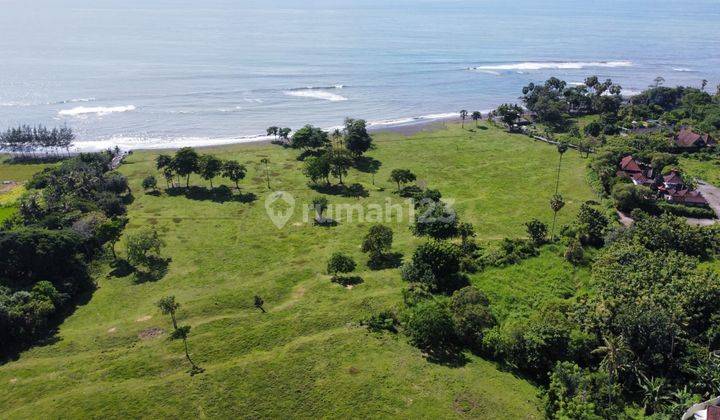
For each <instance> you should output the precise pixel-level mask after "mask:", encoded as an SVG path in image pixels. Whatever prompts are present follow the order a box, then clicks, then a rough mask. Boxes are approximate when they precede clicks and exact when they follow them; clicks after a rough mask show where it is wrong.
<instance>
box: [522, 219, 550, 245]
mask: <svg viewBox="0 0 720 420" xmlns="http://www.w3.org/2000/svg"><path fill="white" fill-rule="evenodd" d="M525 229H526V230H527V233H528V236H529V237H530V240H532V241H533V243H534V244H535V245H542V244H543V243H545V240H546V239H547V225H546V224H545V223H543V222H541V221H539V220H538V219H533V220H531V221H529V222H527V223H525Z"/></svg>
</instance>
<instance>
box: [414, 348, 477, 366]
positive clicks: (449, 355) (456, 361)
mask: <svg viewBox="0 0 720 420" xmlns="http://www.w3.org/2000/svg"><path fill="white" fill-rule="evenodd" d="M425 358H426V359H427V361H428V362H430V363H435V364H438V365H443V366H447V367H455V368H458V367H463V366H465V365H466V364H467V363H468V361H469V359H468V358H467V356H466V355H465V353H463V351H462V348H461V347H459V346H456V345H448V346H444V347H440V346H438V347H434V348H431V349H426V350H425Z"/></svg>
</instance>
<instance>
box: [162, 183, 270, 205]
mask: <svg viewBox="0 0 720 420" xmlns="http://www.w3.org/2000/svg"><path fill="white" fill-rule="evenodd" d="M165 191H166V192H167V194H168V195H169V196H171V197H177V196H184V197H185V198H187V199H189V200H197V201H212V202H215V203H226V202H238V203H252V202H253V201H255V200H257V196H256V195H255V194H253V193H242V192H240V191H238V193H237V194H233V192H232V190H231V189H230V188H229V187H228V186H226V185H221V186H219V187H215V188H212V189H210V188H205V187H197V186H193V187H190V188H181V187H171V188H168V189H167V190H165Z"/></svg>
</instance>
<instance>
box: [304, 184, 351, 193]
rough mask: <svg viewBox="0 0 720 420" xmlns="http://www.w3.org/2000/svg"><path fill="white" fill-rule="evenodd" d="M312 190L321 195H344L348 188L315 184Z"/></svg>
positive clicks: (339, 185) (340, 185) (311, 186)
mask: <svg viewBox="0 0 720 420" xmlns="http://www.w3.org/2000/svg"><path fill="white" fill-rule="evenodd" d="M310 188H311V189H313V190H314V191H317V192H319V193H320V194H327V195H344V194H345V190H347V187H346V186H345V185H342V184H336V185H333V184H313V185H310Z"/></svg>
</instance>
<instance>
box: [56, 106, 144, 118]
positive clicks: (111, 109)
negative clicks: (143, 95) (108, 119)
mask: <svg viewBox="0 0 720 420" xmlns="http://www.w3.org/2000/svg"><path fill="white" fill-rule="evenodd" d="M129 111H135V105H125V106H93V107H86V106H78V107H75V108H72V109H63V110H61V111H60V112H58V115H60V116H63V117H81V116H87V115H96V116H98V117H101V116H103V115H108V114H114V113H117V112H129Z"/></svg>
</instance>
